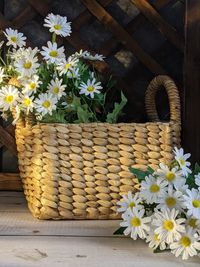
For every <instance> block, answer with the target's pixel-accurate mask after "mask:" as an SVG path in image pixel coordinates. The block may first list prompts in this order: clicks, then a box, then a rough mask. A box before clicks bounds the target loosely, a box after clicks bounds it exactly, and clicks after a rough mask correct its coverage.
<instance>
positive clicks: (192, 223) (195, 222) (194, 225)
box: [186, 216, 200, 232]
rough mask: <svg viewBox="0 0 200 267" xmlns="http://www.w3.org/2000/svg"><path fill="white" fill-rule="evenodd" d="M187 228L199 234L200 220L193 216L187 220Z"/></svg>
mask: <svg viewBox="0 0 200 267" xmlns="http://www.w3.org/2000/svg"><path fill="white" fill-rule="evenodd" d="M186 227H187V228H191V229H193V230H195V231H198V232H199V231H200V219H197V218H195V217H193V216H191V217H189V218H187V220H186Z"/></svg>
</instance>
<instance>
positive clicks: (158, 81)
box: [145, 75, 181, 123]
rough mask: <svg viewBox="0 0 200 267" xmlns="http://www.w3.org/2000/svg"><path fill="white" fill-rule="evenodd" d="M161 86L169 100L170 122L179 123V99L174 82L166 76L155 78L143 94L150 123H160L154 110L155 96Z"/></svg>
mask: <svg viewBox="0 0 200 267" xmlns="http://www.w3.org/2000/svg"><path fill="white" fill-rule="evenodd" d="M161 86H164V87H165V89H166V91H167V95H168V98H169V106H170V121H174V122H178V123H181V112H180V109H181V108H180V97H179V92H178V89H177V87H176V85H175V83H174V81H173V80H172V79H171V78H170V77H169V76H166V75H159V76H157V77H155V78H154V79H153V80H152V81H151V82H150V84H149V86H148V88H147V91H146V94H145V106H146V111H147V115H148V117H149V119H150V120H151V121H160V119H159V116H158V112H157V110H156V102H155V96H156V93H157V91H158V90H159V88H160V87H161Z"/></svg>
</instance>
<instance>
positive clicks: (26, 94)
mask: <svg viewBox="0 0 200 267" xmlns="http://www.w3.org/2000/svg"><path fill="white" fill-rule="evenodd" d="M44 22H45V23H44V26H45V27H47V28H49V31H50V33H51V35H52V40H51V41H48V42H47V44H46V45H45V46H42V48H41V49H38V48H37V47H36V48H31V47H27V46H26V37H25V36H24V34H23V33H20V32H18V31H17V30H13V29H11V28H8V29H6V30H5V31H4V35H5V37H6V39H7V41H6V42H5V44H6V47H8V48H7V53H6V56H4V57H3V55H1V57H0V61H1V62H0V86H1V90H0V111H1V112H2V117H3V118H4V119H7V118H8V116H9V115H10V114H11V113H12V112H13V110H15V112H16V114H17V116H16V120H17V119H18V118H19V116H20V114H22V113H23V114H25V115H28V114H29V113H33V114H34V115H35V117H36V119H37V120H43V119H44V120H45V118H46V120H47V121H48V119H49V120H50V118H51V119H52V117H54V119H55V120H57V121H56V122H90V121H98V117H97V116H98V113H101V112H104V109H103V106H104V104H105V92H103V90H102V89H103V85H102V83H101V82H100V81H99V77H98V76H97V74H96V73H95V72H94V71H91V70H90V68H89V67H88V64H86V63H87V62H86V61H88V60H89V61H103V60H104V57H103V56H102V55H99V54H96V55H92V54H91V53H89V52H88V51H82V50H81V51H80V52H76V53H74V54H72V55H71V56H69V57H66V53H65V48H64V46H61V47H59V46H58V43H57V42H56V39H57V36H58V35H59V36H62V37H67V36H70V34H71V22H68V21H67V17H62V16H60V15H54V14H49V15H48V16H47V17H46V18H45V20H44ZM3 45H4V42H1V43H0V51H1V48H2V46H3ZM1 54H2V51H1ZM101 110H103V111H101ZM101 115H102V114H101ZM105 119H106V118H105Z"/></svg>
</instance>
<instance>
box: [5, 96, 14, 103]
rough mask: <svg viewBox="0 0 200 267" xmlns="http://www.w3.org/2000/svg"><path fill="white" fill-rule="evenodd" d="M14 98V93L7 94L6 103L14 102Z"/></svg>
mask: <svg viewBox="0 0 200 267" xmlns="http://www.w3.org/2000/svg"><path fill="white" fill-rule="evenodd" d="M13 99H14V97H13V96H12V95H7V96H6V97H5V101H6V103H8V104H10V103H12V102H13Z"/></svg>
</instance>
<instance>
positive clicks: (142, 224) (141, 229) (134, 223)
mask: <svg viewBox="0 0 200 267" xmlns="http://www.w3.org/2000/svg"><path fill="white" fill-rule="evenodd" d="M144 213H145V210H144V209H141V210H139V211H138V210H137V209H132V210H131V209H128V210H127V212H126V213H124V214H122V218H123V222H121V223H120V225H121V226H122V227H126V229H125V230H124V234H125V235H129V234H131V238H133V239H134V240H136V239H137V237H140V238H141V239H144V238H146V236H147V232H149V231H150V227H149V225H148V224H149V223H150V221H151V217H144Z"/></svg>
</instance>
